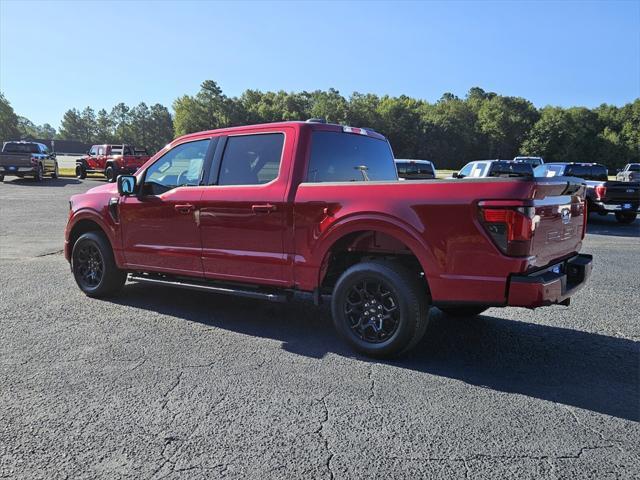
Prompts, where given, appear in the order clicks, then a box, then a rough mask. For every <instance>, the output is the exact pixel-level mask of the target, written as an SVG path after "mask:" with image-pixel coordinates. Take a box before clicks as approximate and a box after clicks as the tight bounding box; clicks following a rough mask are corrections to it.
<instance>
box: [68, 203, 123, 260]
mask: <svg viewBox="0 0 640 480" xmlns="http://www.w3.org/2000/svg"><path fill="white" fill-rule="evenodd" d="M68 232H69V233H68V234H67V244H68V247H69V253H71V252H72V251H73V246H74V245H75V243H76V242H77V241H78V238H80V236H81V235H83V234H85V233H87V232H101V233H103V234H104V236H105V237H107V240H108V242H109V245H111V250H112V251H113V255H114V258H115V261H116V264H117V265H118V267H119V268H121V267H122V265H124V258H123V256H122V251H121V249H120V248H117V233H116V231H115V229H114V228H113V227H112V226H109V225H107V224H105V223H104V221H103V220H102V219H101V218H100V216H99V215H98V214H97V213H96V212H94V211H93V210H89V209H86V210H81V211H79V212H77V213H76V216H75V218H74V221H73V223H72V224H70V226H69V230H68ZM69 258H70V257H69Z"/></svg>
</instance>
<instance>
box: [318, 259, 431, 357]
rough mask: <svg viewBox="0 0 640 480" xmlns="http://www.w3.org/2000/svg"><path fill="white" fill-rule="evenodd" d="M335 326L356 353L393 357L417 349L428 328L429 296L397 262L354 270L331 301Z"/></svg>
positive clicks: (344, 277)
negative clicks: (413, 348) (415, 347)
mask: <svg viewBox="0 0 640 480" xmlns="http://www.w3.org/2000/svg"><path fill="white" fill-rule="evenodd" d="M331 311H332V316H333V323H334V325H335V327H336V330H337V331H338V333H339V334H340V335H341V336H342V337H343V338H344V339H345V340H346V341H347V342H348V343H349V344H350V345H351V347H353V348H354V349H355V350H356V351H358V352H360V353H363V354H365V355H369V356H372V357H378V358H382V357H393V356H396V355H398V354H401V353H404V352H406V351H408V350H409V349H411V348H412V347H413V346H415V345H416V344H417V343H418V342H419V341H420V339H421V338H422V337H423V335H424V332H425V330H426V327H427V321H428V313H429V306H428V302H427V292H426V288H425V286H424V285H423V284H421V283H420V281H419V280H418V278H417V276H416V275H413V274H412V273H411V272H410V271H409V270H407V269H405V268H404V267H402V266H401V265H397V264H394V263H391V262H365V263H360V264H357V265H354V266H352V267H351V268H349V269H348V270H347V271H345V272H344V273H343V274H342V276H341V277H340V278H339V279H338V282H337V283H336V286H335V289H334V291H333V296H332V299H331Z"/></svg>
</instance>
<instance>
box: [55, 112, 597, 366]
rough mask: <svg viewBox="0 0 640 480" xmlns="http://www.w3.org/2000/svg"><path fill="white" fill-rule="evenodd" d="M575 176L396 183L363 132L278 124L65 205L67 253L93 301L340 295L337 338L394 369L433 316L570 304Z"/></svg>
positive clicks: (578, 218) (580, 266) (250, 129)
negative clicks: (126, 295)
mask: <svg viewBox="0 0 640 480" xmlns="http://www.w3.org/2000/svg"><path fill="white" fill-rule="evenodd" d="M583 195H584V185H583V184H582V182H581V181H580V180H579V179H573V178H564V177H562V178H549V179H535V178H533V177H531V176H527V177H515V178H499V177H498V178H478V179H462V180H427V181H420V180H418V181H412V182H400V181H398V177H397V172H396V168H395V165H394V158H393V153H392V151H391V148H390V146H389V143H388V142H387V140H386V139H385V137H383V136H382V135H380V134H378V133H376V132H374V131H372V130H368V129H361V128H353V127H346V126H340V125H332V124H326V123H315V122H314V123H309V122H283V123H273V124H265V125H255V126H243V127H233V128H227V129H221V130H213V131H207V132H200V133H194V134H190V135H186V136H183V137H180V138H178V139H177V140H175V141H173V142H172V143H171V144H169V145H168V146H166V147H165V148H164V149H162V150H161V151H160V152H158V153H157V154H156V155H154V157H153V158H152V159H151V160H149V161H148V162H147V163H146V164H145V165H144V166H143V167H142V168H141V169H140V170H139V171H138V172H137V173H136V174H135V175H122V176H120V177H118V182H117V185H109V184H107V185H102V186H99V187H96V188H93V189H91V190H89V191H88V192H86V193H84V194H80V195H74V196H73V197H71V200H70V212H69V221H68V224H67V228H66V231H65V256H66V258H67V260H68V261H69V262H70V264H71V270H72V273H73V275H74V277H75V280H76V282H77V284H78V286H79V287H80V289H81V290H82V291H83V292H84V293H85V294H86V295H88V296H89V297H104V296H108V295H113V294H115V293H116V292H117V291H118V290H119V289H120V288H121V287H122V286H123V285H124V284H125V282H126V280H127V278H128V279H129V280H130V281H133V282H144V283H147V284H160V285H172V286H175V287H181V288H191V289H196V290H202V291H208V292H218V293H225V294H235V295H241V296H245V297H252V298H261V299H266V300H272V301H286V300H287V299H288V298H290V297H291V296H292V295H294V294H295V293H296V292H307V294H311V296H312V297H313V298H314V299H315V300H316V301H317V302H320V301H322V299H323V298H324V299H326V298H328V297H327V296H328V295H330V296H331V310H332V317H333V322H334V325H335V327H336V329H337V331H338V332H339V333H340V334H341V335H342V336H343V337H344V338H345V339H346V340H347V341H348V342H349V343H350V344H351V346H352V347H353V348H355V349H356V350H358V351H359V352H362V353H364V354H367V355H372V356H378V357H385V356H391V355H397V354H400V353H402V352H404V351H406V350H408V349H409V348H411V347H412V346H414V345H415V344H416V343H417V342H418V341H419V340H420V338H421V337H422V336H423V334H424V333H425V329H426V326H427V319H428V312H429V308H430V307H431V306H436V307H438V308H440V309H441V310H443V311H444V312H445V313H447V314H450V315H475V314H479V313H481V312H482V311H484V310H485V309H487V308H489V307H504V306H508V305H511V306H519V307H527V308H536V307H541V306H545V305H552V304H563V305H568V304H569V299H570V297H571V296H572V295H574V294H575V293H576V292H577V291H578V290H579V289H580V288H581V286H582V285H583V284H584V282H585V281H586V279H587V277H588V276H589V274H590V271H591V263H592V258H591V256H589V255H583V254H579V253H578V252H579V251H580V247H581V244H582V239H583V237H584V235H585V223H586V218H585V202H584V196H583Z"/></svg>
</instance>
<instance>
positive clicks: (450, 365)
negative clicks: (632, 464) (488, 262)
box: [115, 284, 640, 421]
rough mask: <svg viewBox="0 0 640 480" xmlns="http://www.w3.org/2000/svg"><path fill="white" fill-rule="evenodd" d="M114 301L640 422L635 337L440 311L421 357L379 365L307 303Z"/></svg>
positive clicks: (193, 298)
mask: <svg viewBox="0 0 640 480" xmlns="http://www.w3.org/2000/svg"><path fill="white" fill-rule="evenodd" d="M115 302H116V303H118V304H122V305H127V306H131V307H136V308H141V309H144V310H147V309H151V310H154V311H156V312H158V313H161V314H164V315H170V316H174V317H177V318H180V319H184V320H188V321H193V322H199V323H202V324H205V325H208V326H210V327H213V328H220V329H225V330H228V331H233V332H238V333H242V334H245V335H251V336H255V337H263V338H269V339H274V340H278V341H280V342H282V348H283V349H284V350H286V351H288V352H292V353H295V354H299V355H304V356H306V357H311V358H317V359H321V358H323V357H324V356H325V355H326V354H327V353H330V352H331V353H334V354H337V355H341V356H343V357H351V358H355V359H358V360H360V361H365V362H376V363H384V364H386V365H390V366H394V367H396V368H404V369H411V370H413V371H416V372H423V373H427V374H430V375H438V376H441V377H447V378H452V379H457V380H460V381H463V382H466V383H468V384H471V385H476V386H479V387H482V388H489V389H492V390H496V391H500V392H509V393H519V394H522V395H526V396H529V397H534V398H539V399H542V400H547V401H552V402H556V403H560V404H564V405H569V406H574V407H579V408H583V409H587V410H591V411H594V412H598V413H603V414H607V415H611V416H614V417H619V418H623V419H628V420H635V421H638V420H640V406H639V404H638V399H639V398H640V362H639V359H640V343H639V342H636V341H633V340H630V339H625V338H617V337H611V336H606V335H599V334H595V333H589V332H583V331H578V330H572V329H568V328H558V327H552V326H547V325H540V324H534V323H526V322H519V321H514V320H505V319H501V318H496V317H492V316H491V315H482V316H479V317H475V318H467V319H451V318H448V317H446V316H445V315H444V314H442V313H441V312H440V311H439V310H437V309H436V308H433V309H432V310H431V313H430V323H429V327H428V329H427V332H426V334H425V337H424V339H423V340H422V341H421V342H420V344H419V345H418V346H417V347H416V348H415V350H414V351H412V352H410V353H409V354H408V355H407V356H405V357H402V358H400V359H398V360H393V361H384V362H379V361H375V360H371V359H369V358H367V357H362V356H358V355H356V354H354V353H353V352H352V351H351V350H350V348H349V347H348V346H347V345H346V344H344V342H342V341H341V340H340V339H339V338H338V337H337V335H336V333H335V331H334V329H333V326H332V324H331V320H330V315H329V311H328V309H327V308H326V307H315V306H314V305H313V304H311V303H310V302H306V301H298V300H294V301H292V302H290V303H289V304H285V305H281V304H271V303H266V302H261V301H258V300H248V299H240V298H235V297H226V296H223V295H211V294H205V293H200V292H193V291H184V290H183V291H180V292H179V293H178V294H176V291H175V290H171V289H168V288H164V287H148V286H143V285H135V284H134V285H131V284H128V285H127V286H126V287H125V288H124V290H123V292H122V294H121V295H120V296H119V297H118V298H117V299H115ZM489 312H491V310H490V311H489Z"/></svg>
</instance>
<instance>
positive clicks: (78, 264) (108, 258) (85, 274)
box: [71, 232, 127, 298]
mask: <svg viewBox="0 0 640 480" xmlns="http://www.w3.org/2000/svg"><path fill="white" fill-rule="evenodd" d="M71 271H72V272H73V277H74V278H75V280H76V283H77V284H78V287H80V290H82V291H83V292H84V293H85V295H87V296H88V297H92V298H102V297H108V296H110V295H113V294H115V293H116V292H118V291H119V290H120V289H121V288H122V286H123V285H124V284H125V282H126V280H127V272H125V271H123V270H120V269H119V268H118V267H117V266H116V262H115V260H114V258H113V250H112V249H111V244H110V243H109V240H108V239H107V237H106V236H105V235H104V233H102V232H88V233H85V234H84V235H81V236H80V238H78V240H77V241H76V243H75V244H74V245H73V251H72V252H71Z"/></svg>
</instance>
